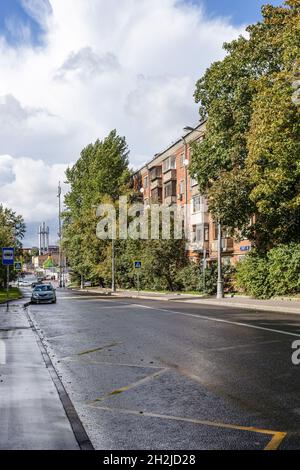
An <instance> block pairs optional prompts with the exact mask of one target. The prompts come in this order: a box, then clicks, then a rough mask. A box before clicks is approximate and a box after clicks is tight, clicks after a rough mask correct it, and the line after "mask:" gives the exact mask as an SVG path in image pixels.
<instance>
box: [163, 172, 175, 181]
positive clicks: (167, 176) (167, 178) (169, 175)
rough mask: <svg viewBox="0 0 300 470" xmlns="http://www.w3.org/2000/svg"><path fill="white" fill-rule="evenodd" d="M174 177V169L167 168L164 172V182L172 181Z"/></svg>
mask: <svg viewBox="0 0 300 470" xmlns="http://www.w3.org/2000/svg"><path fill="white" fill-rule="evenodd" d="M176 179H177V173H176V170H169V171H167V172H166V173H165V174H164V183H167V182H168V181H172V180H176Z"/></svg>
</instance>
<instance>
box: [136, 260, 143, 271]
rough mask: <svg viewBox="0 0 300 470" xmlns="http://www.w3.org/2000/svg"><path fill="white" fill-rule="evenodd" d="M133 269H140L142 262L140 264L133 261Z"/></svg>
mask: <svg viewBox="0 0 300 470" xmlns="http://www.w3.org/2000/svg"><path fill="white" fill-rule="evenodd" d="M134 267H135V269H141V267H142V262H141V261H135V262H134Z"/></svg>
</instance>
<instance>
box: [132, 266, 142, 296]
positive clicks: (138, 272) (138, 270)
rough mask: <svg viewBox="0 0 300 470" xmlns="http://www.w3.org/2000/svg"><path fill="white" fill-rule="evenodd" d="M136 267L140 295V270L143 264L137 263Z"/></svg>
mask: <svg viewBox="0 0 300 470" xmlns="http://www.w3.org/2000/svg"><path fill="white" fill-rule="evenodd" d="M134 267H135V269H136V277H137V288H138V295H140V269H141V268H142V262H141V261H135V262H134Z"/></svg>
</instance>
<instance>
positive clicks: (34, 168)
mask: <svg viewBox="0 0 300 470" xmlns="http://www.w3.org/2000/svg"><path fill="white" fill-rule="evenodd" d="M66 168H67V165H66V164H54V165H48V164H46V163H45V162H44V161H42V160H33V159H31V158H25V157H21V158H13V157H11V156H9V155H0V175H1V186H0V201H2V202H4V204H5V205H6V206H8V207H11V208H12V209H14V210H15V211H16V212H18V213H19V214H22V215H23V216H24V217H25V219H26V221H28V222H29V223H32V222H34V223H35V222H41V221H42V220H49V219H52V218H54V217H55V216H56V214H57V199H56V196H57V187H58V181H61V182H62V183H63V182H64V181H65V179H66V178H65V170H66ZM3 175H6V176H7V179H6V178H5V177H3ZM63 189H64V191H66V185H65V184H64V183H63Z"/></svg>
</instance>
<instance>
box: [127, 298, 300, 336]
mask: <svg viewBox="0 0 300 470" xmlns="http://www.w3.org/2000/svg"><path fill="white" fill-rule="evenodd" d="M132 306H136V307H141V308H147V309H150V310H156V311H159V312H166V313H173V314H176V315H182V316H185V317H192V318H200V319H201V320H207V321H213V322H217V323H227V324H229V325H235V326H244V327H246V328H253V329H255V330H263V331H270V332H271V333H278V334H281V335H287V336H296V338H300V333H291V332H290V331H282V330H275V329H273V328H264V327H263V326H257V325H250V324H249V323H241V322H235V321H230V320H223V319H221V318H215V317H206V316H204V315H194V314H193V313H184V312H178V311H176V310H167V309H163V308H154V307H149V305H141V304H132Z"/></svg>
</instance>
